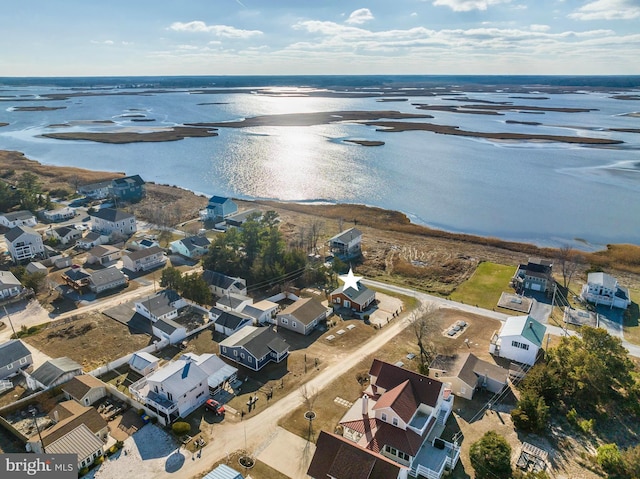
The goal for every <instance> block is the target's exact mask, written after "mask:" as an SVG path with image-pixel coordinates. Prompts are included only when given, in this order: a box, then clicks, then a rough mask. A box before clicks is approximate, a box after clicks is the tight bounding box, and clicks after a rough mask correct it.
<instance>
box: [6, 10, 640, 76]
mask: <svg viewBox="0 0 640 479" xmlns="http://www.w3.org/2000/svg"><path fill="white" fill-rule="evenodd" d="M0 31H2V34H1V35H0V52H2V53H1V54H0V76H92V75H272V74H570V75H581V74H640V0H530V1H524V0H361V1H357V2H355V1H351V0H341V1H338V0H182V1H181V0H174V1H165V0H127V1H122V0H111V1H108V2H105V1H97V0H95V1H94V0H65V1H64V2H60V1H57V2H56V1H52V0H19V1H16V2H12V3H11V7H10V8H4V9H3V12H2V15H0Z"/></svg>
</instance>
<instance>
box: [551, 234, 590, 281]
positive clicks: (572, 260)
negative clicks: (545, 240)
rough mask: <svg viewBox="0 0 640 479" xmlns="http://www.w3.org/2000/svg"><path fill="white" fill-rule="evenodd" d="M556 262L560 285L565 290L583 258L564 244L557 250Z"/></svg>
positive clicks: (582, 262)
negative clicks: (560, 278) (560, 280)
mask: <svg viewBox="0 0 640 479" xmlns="http://www.w3.org/2000/svg"><path fill="white" fill-rule="evenodd" d="M556 261H557V262H558V266H560V272H561V273H562V285H563V286H564V287H565V288H567V287H569V284H570V283H571V278H573V275H574V274H575V272H576V271H577V270H578V269H579V268H580V267H581V266H582V265H583V264H584V256H582V255H581V254H580V253H579V252H578V251H576V250H575V249H573V248H572V247H571V246H569V245H566V244H565V245H562V246H561V247H560V249H559V250H558V254H557V256H556Z"/></svg>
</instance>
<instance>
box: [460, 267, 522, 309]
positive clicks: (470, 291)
mask: <svg viewBox="0 0 640 479" xmlns="http://www.w3.org/2000/svg"><path fill="white" fill-rule="evenodd" d="M514 273H515V267H514V266H508V265H504V264H496V263H491V262H488V261H487V262H484V263H480V264H479V265H478V267H477V268H476V270H475V272H474V273H473V275H471V278H469V279H468V280H467V281H465V282H464V283H462V284H461V285H460V286H458V287H457V288H456V290H455V291H454V292H453V293H452V294H451V296H450V298H451V299H452V300H454V301H458V302H461V303H466V304H472V305H475V306H479V307H481V308H484V309H489V310H495V311H501V312H503V313H507V314H516V313H515V312H514V311H512V310H509V309H506V308H501V307H498V306H497V304H498V301H499V300H500V295H501V294H502V293H513V289H512V288H510V287H509V281H510V280H511V278H512V277H513V274H514Z"/></svg>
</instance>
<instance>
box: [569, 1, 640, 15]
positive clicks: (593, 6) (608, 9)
mask: <svg viewBox="0 0 640 479" xmlns="http://www.w3.org/2000/svg"><path fill="white" fill-rule="evenodd" d="M638 17H640V5H638V2H637V0H595V1H594V2H590V3H587V4H586V5H583V6H582V7H580V8H578V9H577V10H576V11H575V12H573V13H570V14H569V18H571V19H573V20H631V19H633V18H638Z"/></svg>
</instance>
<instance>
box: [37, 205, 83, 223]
mask: <svg viewBox="0 0 640 479" xmlns="http://www.w3.org/2000/svg"><path fill="white" fill-rule="evenodd" d="M42 215H43V216H44V218H45V219H46V220H47V221H64V220H69V219H71V218H73V217H74V216H75V215H76V212H75V210H74V209H73V208H70V207H68V206H65V207H63V208H58V209H55V210H48V211H44V212H43V213H42Z"/></svg>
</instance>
